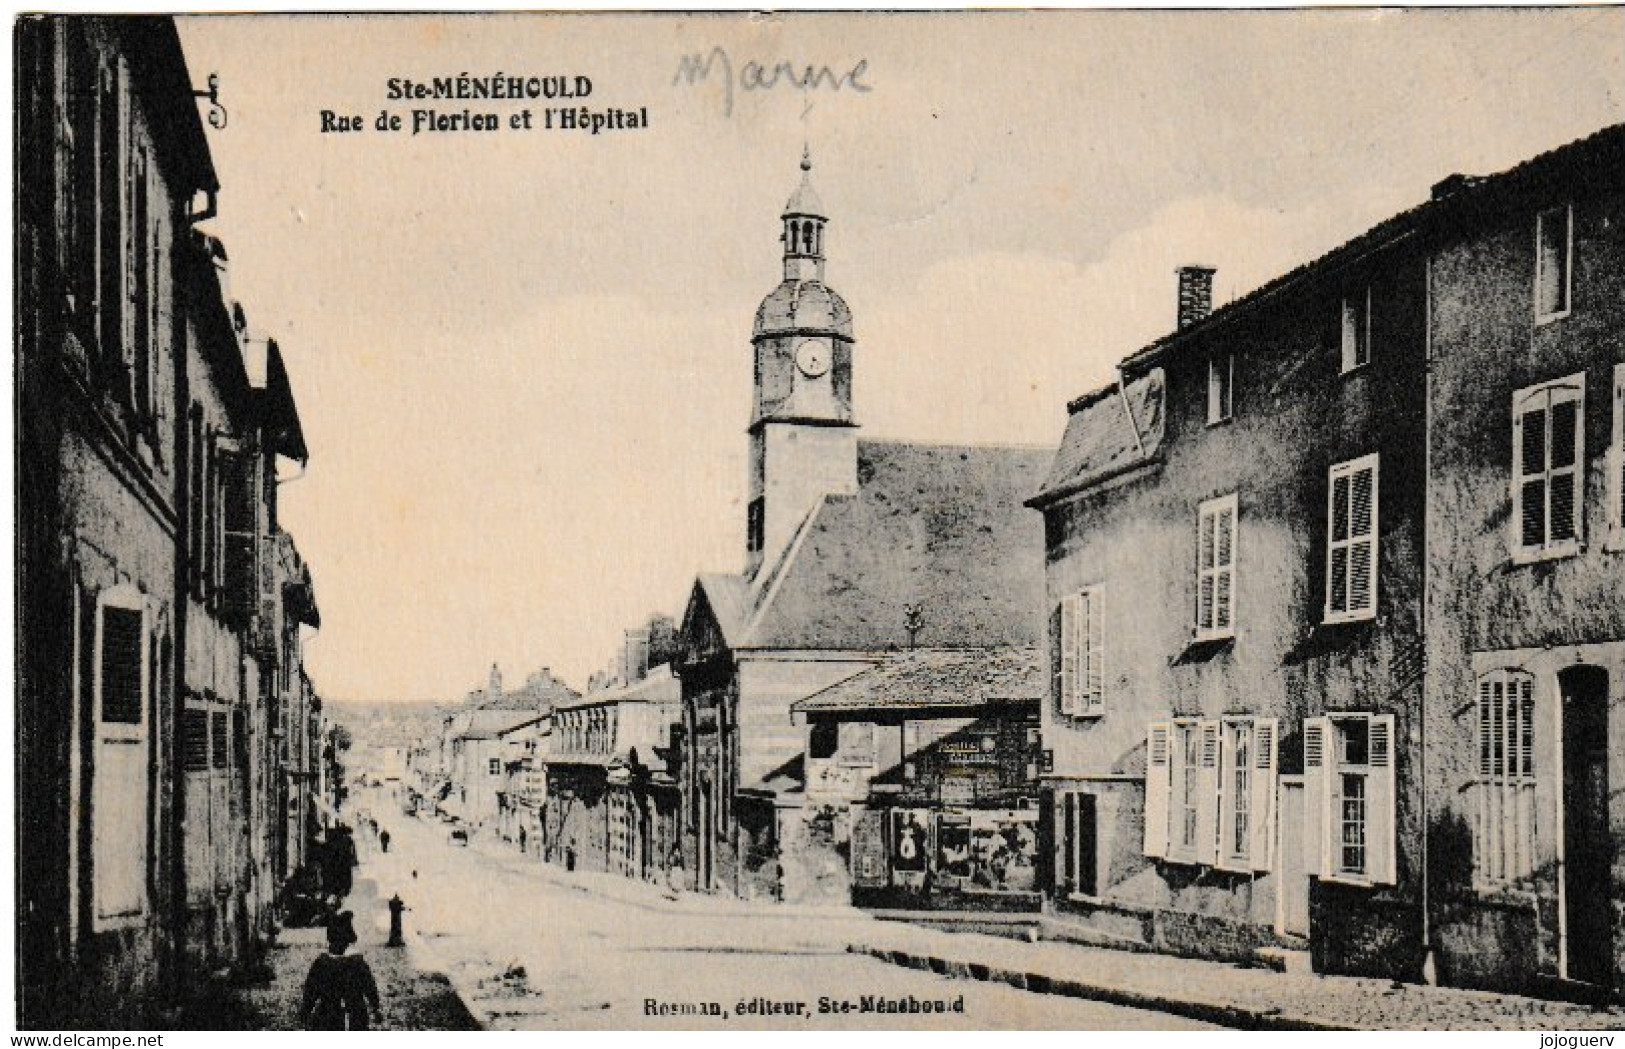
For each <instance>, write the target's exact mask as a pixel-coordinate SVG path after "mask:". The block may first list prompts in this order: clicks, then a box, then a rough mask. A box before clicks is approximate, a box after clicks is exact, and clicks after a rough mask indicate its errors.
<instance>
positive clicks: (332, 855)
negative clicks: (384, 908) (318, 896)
mask: <svg viewBox="0 0 1625 1049" xmlns="http://www.w3.org/2000/svg"><path fill="white" fill-rule="evenodd" d="M355 865H356V854H355V839H354V838H353V837H351V835H350V828H349V827H347V826H345V825H344V824H342V823H341V824H339V825H338V826H336V827H334V828H333V829H332V830H330V831H328V832H327V847H326V848H325V849H324V850H322V889H323V891H324V892H326V893H327V894H328V895H329V896H337V897H339V898H340V899H343V898H344V897H346V896H348V895H350V889H351V887H352V885H353V883H354V874H353V871H354V869H355Z"/></svg>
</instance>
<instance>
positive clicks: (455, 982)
mask: <svg viewBox="0 0 1625 1049" xmlns="http://www.w3.org/2000/svg"><path fill="white" fill-rule="evenodd" d="M405 939H406V950H407V959H408V961H410V963H411V965H412V967H413V968H414V969H416V970H417V971H418V972H420V973H432V974H434V975H436V976H444V977H445V978H446V983H448V984H450V985H451V990H452V993H453V994H455V995H457V1000H458V1001H459V1002H461V1003H462V1006H463V1011H464V1012H466V1013H468V1018H469V1019H470V1020H472V1021H474V1026H475V1028H477V1029H478V1030H481V1031H486V1030H490V1027H489V1026H488V1025H487V1024H486V1022H485V1016H484V1014H483V1013H482V1012H481V1011H480V1010H478V1009H476V1008H474V1002H475V995H474V988H473V987H471V986H469V983H468V981H467V980H466V979H464V978H463V977H460V976H456V975H454V974H453V973H452V971H451V967H450V966H449V965H446V964H445V963H444V961H443V960H442V959H441V957H440V954H439V953H438V952H437V951H436V950H435V949H434V948H433V947H431V946H430V945H429V942H428V941H427V940H425V939H424V938H423V934H422V933H420V932H418V931H417V930H416V929H412V930H409V931H408V932H407V933H406V934H405Z"/></svg>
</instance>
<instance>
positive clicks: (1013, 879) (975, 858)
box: [970, 812, 1038, 892]
mask: <svg viewBox="0 0 1625 1049" xmlns="http://www.w3.org/2000/svg"><path fill="white" fill-rule="evenodd" d="M970 852H971V855H970V866H971V874H970V882H971V884H970V887H971V888H973V889H984V890H988V891H992V892H1031V891H1033V890H1034V889H1035V888H1036V887H1037V884H1038V878H1037V868H1036V866H1035V861H1036V859H1037V856H1038V820H1037V814H1036V813H1030V812H979V813H976V814H974V815H973V816H972V817H971V821H970Z"/></svg>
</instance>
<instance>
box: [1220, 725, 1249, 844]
mask: <svg viewBox="0 0 1625 1049" xmlns="http://www.w3.org/2000/svg"><path fill="white" fill-rule="evenodd" d="M1228 728H1229V730H1230V737H1229V743H1230V749H1229V755H1230V758H1229V761H1228V767H1227V769H1226V772H1227V773H1228V774H1227V775H1226V776H1225V777H1224V785H1225V787H1227V788H1229V790H1230V806H1229V808H1230V812H1229V815H1230V818H1229V819H1228V820H1226V821H1225V823H1224V833H1225V849H1224V852H1225V856H1226V858H1234V857H1245V856H1246V855H1247V853H1248V851H1249V850H1250V849H1251V848H1252V838H1253V827H1252V814H1253V813H1252V809H1253V805H1252V801H1253V778H1252V777H1253V731H1252V726H1251V725H1249V724H1246V723H1241V724H1232V725H1230V726H1228Z"/></svg>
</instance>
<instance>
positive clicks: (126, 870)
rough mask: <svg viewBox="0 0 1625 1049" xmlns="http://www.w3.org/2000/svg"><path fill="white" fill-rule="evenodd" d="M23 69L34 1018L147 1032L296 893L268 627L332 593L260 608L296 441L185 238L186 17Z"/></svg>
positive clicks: (27, 1010)
mask: <svg viewBox="0 0 1625 1049" xmlns="http://www.w3.org/2000/svg"><path fill="white" fill-rule="evenodd" d="M16 57H17V62H18V84H19V85H20V90H19V97H18V104H17V142H18V149H17V161H16V163H17V171H16V185H17V220H18V225H17V247H18V255H17V274H18V277H17V282H16V300H15V313H16V317H17V372H16V374H17V420H18V436H17V464H18V471H19V472H18V487H17V508H18V522H19V524H18V537H17V542H18V547H17V550H18V556H17V565H18V588H17V614H18V625H17V638H18V670H17V700H16V703H17V707H16V725H17V752H16V762H17V764H16V769H17V783H18V799H17V800H18V806H17V812H18V827H17V830H18V836H19V840H21V841H25V842H27V847H26V848H24V849H22V850H20V851H19V854H18V870H17V874H18V878H17V884H18V905H17V957H18V1000H19V1023H20V1025H21V1026H24V1027H41V1026H80V1027H88V1026H95V1027H103V1026H111V1027H120V1028H130V1027H141V1026H150V1025H151V1024H152V1023H153V1018H154V1017H156V1016H160V1015H162V1013H161V1012H160V1010H162V1009H164V1008H167V1007H169V1006H172V1005H173V1004H174V1003H175V1002H176V1001H177V1000H179V999H180V998H181V997H182V996H183V995H184V994H186V993H187V992H188V990H190V989H192V988H195V986H196V985H197V982H198V980H199V979H200V978H201V977H203V976H205V975H207V974H208V973H209V972H211V971H212V970H214V969H216V968H218V967H221V966H229V965H232V964H235V963H236V962H239V961H241V960H243V959H244V958H245V956H246V955H247V954H248V952H249V949H250V946H251V944H252V943H253V941H254V939H255V937H256V936H257V934H259V933H260V932H262V931H263V930H264V928H265V925H266V922H267V918H268V915H267V908H268V906H269V904H270V902H271V900H272V899H273V898H274V895H275V892H276V888H277V885H278V880H279V877H280V872H279V871H278V870H277V868H276V865H274V864H272V863H271V862H269V859H270V856H271V854H272V850H273V846H274V840H275V838H276V836H277V834H278V832H279V831H278V828H279V827H280V824H281V810H280V809H279V808H277V806H276V804H275V799H276V797H277V796H278V787H279V783H280V780H281V778H282V776H283V768H282V767H281V766H280V765H277V764H276V763H275V761H274V756H275V745H274V743H273V731H274V729H273V725H272V721H271V694H270V693H269V692H268V691H267V682H268V681H269V680H270V679H272V678H274V676H275V673H276V667H277V666H278V664H277V659H276V656H275V654H274V652H272V648H273V646H271V645H270V644H269V638H270V637H272V636H274V635H275V634H276V633H277V631H278V630H279V629H280V628H281V625H282V623H283V619H284V616H285V615H292V616H294V617H295V618H298V619H300V620H301V621H303V622H307V623H313V622H314V604H313V602H311V601H310V600H309V599H308V577H307V578H306V579H305V580H304V589H305V591H306V597H305V599H304V605H303V606H301V605H298V604H295V605H291V606H288V607H286V608H284V607H282V606H280V605H278V606H276V607H271V606H268V604H267V601H266V598H267V597H268V596H269V595H270V590H271V587H272V585H273V583H272V580H273V578H274V575H273V573H272V572H271V571H270V568H271V564H272V556H271V555H272V550H273V546H274V544H275V543H276V541H277V535H278V528H277V525H276V515H275V497H276V476H277V475H276V469H277V463H278V462H279V461H280V462H283V463H288V462H289V461H302V460H303V459H304V458H305V450H304V444H303V440H302V437H301V435H300V429H299V424H298V416H297V412H296V410H295V409H294V404H293V399H292V395H291V392H290V391H289V388H288V384H287V376H286V373H285V371H284V370H283V369H282V364H281V360H280V357H279V355H278V354H277V353H276V350H275V348H274V346H269V345H267V344H264V343H262V344H261V350H262V353H261V357H260V359H259V360H258V367H259V371H258V373H257V374H256V372H255V369H256V360H255V356H254V353H253V352H252V349H251V347H250V345H249V340H248V339H247V338H246V335H245V329H246V325H245V324H244V323H243V322H242V318H241V314H240V311H234V310H233V307H232V304H231V303H230V300H229V298H228V293H227V290H226V288H225V285H224V283H223V281H224V275H225V253H224V251H223V249H222V248H221V247H220V245H219V244H218V242H216V241H214V240H213V239H212V238H209V237H208V236H206V235H204V234H202V233H201V232H200V231H199V230H198V229H197V228H196V227H197V224H198V223H200V222H203V221H205V220H206V219H208V218H209V217H210V216H212V215H213V214H214V212H215V204H216V196H217V192H218V190H219V185H218V180H217V178H216V176H215V172H214V168H213V165H212V161H211V158H210V153H209V149H208V145H207V142H206V140H205V137H204V133H203V128H202V122H201V119H200V116H199V112H198V106H199V102H198V99H197V98H196V96H195V95H194V92H193V84H192V80H191V76H190V74H189V72H188V70H187V68H186V64H185V61H184V58H183V56H182V53H181V49H180V43H179V39H178V37H177V35H176V32H175V28H174V25H173V23H172V22H171V21H170V20H169V19H166V18H156V17H139V18H112V17H77V16H76V17H64V16H52V17H30V18H25V19H23V20H21V21H20V22H19V23H18V25H17V32H16ZM266 357H269V360H268V361H267V360H266V359H265V358H266ZM302 607H303V608H308V611H301V610H300V609H301V608H302ZM295 658H297V656H296V657H295ZM283 669H285V670H286V671H287V672H288V673H289V674H291V675H292V676H293V678H294V679H295V680H297V681H299V682H300V683H301V690H302V695H303V697H304V698H302V699H301V700H300V702H301V703H302V704H303V705H304V706H305V707H306V708H308V706H309V705H310V703H311V702H312V701H313V695H312V693H311V691H310V690H309V688H308V679H306V678H305V677H304V674H303V669H302V667H299V666H296V665H291V664H289V665H285V666H284V667H283Z"/></svg>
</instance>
